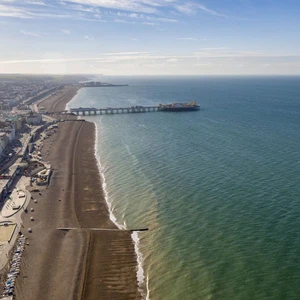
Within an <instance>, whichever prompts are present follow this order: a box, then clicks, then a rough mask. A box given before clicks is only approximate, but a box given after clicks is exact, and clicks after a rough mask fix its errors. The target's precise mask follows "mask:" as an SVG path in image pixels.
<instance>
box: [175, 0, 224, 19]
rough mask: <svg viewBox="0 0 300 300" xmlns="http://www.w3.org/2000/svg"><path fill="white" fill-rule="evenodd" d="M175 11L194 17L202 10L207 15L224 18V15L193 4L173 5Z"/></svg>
mask: <svg viewBox="0 0 300 300" xmlns="http://www.w3.org/2000/svg"><path fill="white" fill-rule="evenodd" d="M175 9H176V10H177V11H179V12H181V13H184V14H186V15H195V14H196V13H197V11H198V10H202V11H204V12H206V13H208V14H211V15H214V16H219V17H225V15H223V14H220V13H218V12H217V11H215V10H212V9H209V8H207V7H206V6H204V5H202V4H198V3H194V2H187V3H184V4H178V5H175Z"/></svg>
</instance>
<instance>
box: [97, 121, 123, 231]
mask: <svg viewBox="0 0 300 300" xmlns="http://www.w3.org/2000/svg"><path fill="white" fill-rule="evenodd" d="M93 123H94V125H95V127H96V130H95V131H96V139H95V147H94V152H95V157H96V160H97V165H98V170H99V173H100V176H101V180H102V189H103V192H104V198H105V201H106V204H107V207H108V211H109V218H110V220H111V221H112V222H113V223H114V224H115V225H116V226H117V227H118V228H119V229H125V225H122V224H120V223H118V221H117V218H116V217H115V215H114V214H113V208H112V203H111V202H110V201H109V200H108V191H107V184H106V180H105V174H104V172H105V171H106V170H107V167H106V168H105V167H102V166H101V161H100V155H99V153H98V148H97V145H98V143H99V133H98V127H97V124H96V123H95V122H93Z"/></svg>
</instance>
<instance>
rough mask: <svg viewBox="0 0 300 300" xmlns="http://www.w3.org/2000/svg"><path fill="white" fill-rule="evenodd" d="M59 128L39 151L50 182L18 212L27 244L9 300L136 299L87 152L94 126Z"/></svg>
mask: <svg viewBox="0 0 300 300" xmlns="http://www.w3.org/2000/svg"><path fill="white" fill-rule="evenodd" d="M77 90H78V89H77ZM76 92H77V91H76ZM76 92H75V89H71V91H70V90H67V91H66V94H65V95H63V94H62V95H61V96H60V97H57V96H56V97H53V98H52V99H50V98H49V99H47V100H46V101H44V102H43V103H41V105H42V106H44V107H46V108H47V109H53V110H63V109H64V107H65V105H66V103H67V102H68V101H69V100H70V99H71V98H72V97H73V96H74V95H75V94H76ZM74 93H75V94H74ZM67 95H68V96H67ZM52 102H57V103H52ZM58 124H59V127H58V129H57V133H55V135H53V136H51V138H50V139H47V140H46V141H45V142H44V148H43V157H46V153H47V151H49V156H47V160H49V161H50V163H51V165H52V167H53V169H54V171H53V175H52V178H51V182H50V185H49V186H48V188H43V189H40V190H41V195H39V194H38V193H32V196H33V198H34V199H36V200H37V203H34V202H33V201H31V203H30V204H29V207H33V208H34V212H30V213H24V214H23V220H24V224H23V225H24V233H25V234H26V236H28V243H29V245H27V246H26V248H25V252H24V255H23V258H22V264H21V275H20V276H19V277H18V279H17V284H16V299H26V300H28V299H62V300H63V299H64V300H65V299H140V298H141V296H140V294H139V292H138V287H137V278H136V268H137V261H136V254H135V251H134V244H133V241H132V239H131V235H130V232H127V231H119V230H117V227H116V226H115V225H114V224H113V223H112V222H111V221H110V219H109V214H108V209H107V205H106V202H105V199H104V194H103V190H102V186H101V179H100V175H99V172H98V167H97V163H96V158H95V155H94V143H95V126H94V124H93V123H90V122H86V121H76V120H72V121H65V122H60V123H58ZM45 159H46V158H45ZM31 216H34V218H35V221H34V222H32V221H30V217H31ZM28 227H31V228H32V233H31V234H28V233H27V229H28ZM62 227H72V228H76V229H74V230H70V231H62V230H59V229H58V228H62ZM89 228H100V229H109V230H97V231H94V230H90V229H89Z"/></svg>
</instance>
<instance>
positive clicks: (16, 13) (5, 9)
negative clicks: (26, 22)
mask: <svg viewBox="0 0 300 300" xmlns="http://www.w3.org/2000/svg"><path fill="white" fill-rule="evenodd" d="M0 17H12V18H21V19H26V18H31V17H30V16H29V15H28V13H27V11H26V10H25V9H22V8H18V7H14V6H11V5H2V4H0Z"/></svg>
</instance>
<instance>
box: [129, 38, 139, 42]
mask: <svg viewBox="0 0 300 300" xmlns="http://www.w3.org/2000/svg"><path fill="white" fill-rule="evenodd" d="M131 40H132V41H139V39H137V38H131Z"/></svg>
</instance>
